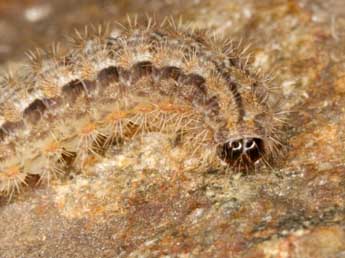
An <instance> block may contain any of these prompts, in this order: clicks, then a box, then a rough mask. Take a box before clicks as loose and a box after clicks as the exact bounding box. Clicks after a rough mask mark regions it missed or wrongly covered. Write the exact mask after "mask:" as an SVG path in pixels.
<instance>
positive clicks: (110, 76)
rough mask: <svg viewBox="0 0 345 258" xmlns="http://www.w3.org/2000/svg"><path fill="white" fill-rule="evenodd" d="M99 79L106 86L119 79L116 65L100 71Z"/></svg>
mask: <svg viewBox="0 0 345 258" xmlns="http://www.w3.org/2000/svg"><path fill="white" fill-rule="evenodd" d="M97 80H98V82H99V84H100V85H101V86H102V87H106V86H108V85H109V84H110V83H112V82H117V81H118V80H119V72H118V71H117V68H116V67H115V66H109V67H107V68H104V69H102V70H101V71H99V72H98V74H97Z"/></svg>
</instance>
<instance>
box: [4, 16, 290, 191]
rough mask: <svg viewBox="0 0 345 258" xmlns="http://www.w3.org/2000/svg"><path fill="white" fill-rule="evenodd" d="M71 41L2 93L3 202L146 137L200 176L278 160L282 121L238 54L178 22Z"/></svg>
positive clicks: (115, 28)
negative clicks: (194, 165)
mask: <svg viewBox="0 0 345 258" xmlns="http://www.w3.org/2000/svg"><path fill="white" fill-rule="evenodd" d="M101 28H102V29H98V30H95V32H94V33H89V31H85V33H84V34H83V33H80V32H77V36H76V37H74V38H73V40H72V42H71V43H70V45H68V47H67V50H66V51H60V50H59V48H58V47H56V48H54V49H53V50H54V51H51V52H48V51H47V52H42V51H37V52H30V53H29V55H28V56H29V61H28V62H27V63H26V66H24V67H22V68H21V69H19V71H16V72H14V73H13V72H9V73H7V74H5V75H4V76H3V77H2V79H1V84H0V85H1V87H0V96H1V103H0V194H1V195H5V196H12V195H13V193H16V192H19V191H20V189H21V187H22V186H24V185H25V184H26V179H27V178H28V177H29V176H31V175H38V176H39V177H40V180H48V181H49V180H50V179H51V178H53V177H56V176H58V175H63V174H65V173H66V171H67V170H69V169H71V168H73V169H76V170H79V171H83V169H85V167H87V166H88V164H89V163H90V162H91V161H90V160H92V158H93V157H98V156H102V155H106V153H107V151H108V150H109V149H110V148H112V147H113V146H120V147H121V146H123V145H126V144H127V143H128V142H129V141H132V140H134V139H138V138H140V137H141V136H143V135H145V134H149V133H152V132H155V133H159V134H166V135H171V136H173V137H174V139H175V143H174V144H175V145H176V148H184V149H186V150H187V152H186V153H187V154H186V155H187V156H188V155H189V156H194V157H196V158H197V159H199V160H200V164H202V166H203V167H210V166H213V167H219V166H221V167H229V168H232V169H234V170H243V169H245V170H248V169H250V168H252V167H253V166H254V165H255V164H258V163H267V164H269V162H270V160H271V159H274V158H275V157H277V155H278V154H279V149H280V146H281V128H282V126H283V123H284V117H283V115H282V114H283V113H284V112H282V111H281V110H280V109H279V104H277V102H278V101H277V99H278V98H277V97H276V96H275V94H274V90H273V88H274V87H273V86H272V85H270V82H268V81H266V80H264V79H263V77H262V76H260V75H259V74H258V73H256V72H255V69H252V68H251V67H250V65H248V64H247V62H248V60H249V58H248V56H247V54H245V51H244V49H241V48H240V47H234V44H233V42H232V41H230V40H226V39H222V38H219V37H216V36H209V35H208V34H209V32H208V31H205V30H193V29H191V28H189V27H188V26H186V25H184V24H183V23H180V24H176V23H175V22H174V21H171V20H170V21H169V22H163V23H162V24H158V23H157V22H154V21H152V20H151V19H148V20H147V21H146V22H145V23H144V22H140V23H139V22H138V21H137V20H134V21H133V20H130V21H129V22H128V25H127V26H124V25H118V24H116V25H112V26H108V27H107V28H106V29H104V27H101Z"/></svg>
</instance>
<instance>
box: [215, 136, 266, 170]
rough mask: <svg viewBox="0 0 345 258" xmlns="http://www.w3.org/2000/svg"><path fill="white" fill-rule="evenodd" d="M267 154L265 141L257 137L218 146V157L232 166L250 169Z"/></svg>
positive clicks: (232, 140) (234, 140)
mask: <svg viewBox="0 0 345 258" xmlns="http://www.w3.org/2000/svg"><path fill="white" fill-rule="evenodd" d="M264 153H265V150H264V144H263V140H262V139H260V138H255V137H247V138H238V139H231V140H229V141H227V142H225V143H224V144H221V145H219V146H218V156H219V158H220V159H222V160H224V161H225V162H226V163H228V164H229V165H230V166H236V167H239V168H241V167H250V166H252V165H254V163H255V162H256V161H258V160H259V159H260V158H261V157H262V156H263V155H264Z"/></svg>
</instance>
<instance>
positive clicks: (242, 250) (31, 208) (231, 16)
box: [0, 0, 345, 258]
mask: <svg viewBox="0 0 345 258" xmlns="http://www.w3.org/2000/svg"><path fill="white" fill-rule="evenodd" d="M145 12H146V13H155V15H156V16H164V15H172V16H175V17H179V15H182V16H183V17H184V20H185V21H186V22H191V23H192V25H193V26H198V27H207V28H212V29H213V30H214V31H215V32H216V33H223V34H225V35H227V36H229V37H230V38H231V37H236V38H239V37H241V38H243V41H244V42H245V43H251V45H252V47H251V49H252V52H253V55H254V57H255V58H254V60H255V61H254V65H255V66H257V67H261V68H262V70H263V72H266V73H270V72H272V73H273V75H274V76H275V79H274V82H275V83H276V84H277V86H279V87H282V88H283V92H284V96H282V97H283V98H284V105H285V106H286V107H287V108H289V109H290V110H291V113H290V115H289V116H290V120H289V123H288V124H287V126H286V128H285V130H286V134H287V140H286V141H287V150H286V154H285V155H284V157H285V158H284V159H282V160H279V161H277V162H276V164H274V165H273V168H272V169H261V170H258V171H256V172H255V173H251V174H248V175H242V174H233V173H229V172H222V171H212V170H209V171H200V172H198V173H197V172H194V173H184V171H177V172H176V171H175V172H170V171H167V170H165V169H164V166H162V165H161V164H167V163H169V157H170V156H169V155H168V154H165V153H166V151H165V149H164V148H166V147H167V145H168V143H167V144H161V143H162V142H164V141H167V139H160V138H159V137H160V136H157V135H156V136H155V135H153V136H151V138H149V139H143V141H144V144H139V143H135V142H134V143H132V145H131V146H128V148H125V149H124V150H123V151H122V153H121V154H120V155H117V156H116V159H115V158H114V160H113V159H111V160H104V161H103V162H102V163H101V164H102V166H97V164H96V165H95V167H94V169H90V171H87V173H86V175H79V176H75V177H74V178H66V179H65V180H60V181H58V180H56V181H52V182H50V185H49V186H46V185H40V186H39V187H38V186H36V185H35V184H32V186H31V187H28V188H27V189H26V190H25V191H24V192H23V193H22V194H20V195H18V196H17V197H16V198H14V199H12V200H11V202H7V200H1V204H0V228H1V230H0V257H4V258H5V257H6V258H7V257H160V256H166V257H252V258H254V257H281V258H283V257H313V258H317V257H327V258H328V257H330V258H332V257H334V258H341V257H345V163H344V162H345V155H344V154H345V148H344V141H345V133H344V132H345V108H344V103H345V79H344V78H345V73H344V71H345V70H344V68H345V62H344V57H345V47H344V46H345V30H344V29H343V28H344V24H345V19H344V18H343V17H344V14H345V3H343V1H342V0H332V1H327V3H325V1H321V0H314V1H313V0H303V1H297V0H296V1H294V0H290V1H288V0H286V1H283V0H280V1H278V0H276V1H273V0H262V1H255V0H231V1H229V0H216V1H214V0H212V1H211V0H210V1H184V2H182V1H148V0H137V1H134V0H132V1H106V0H104V1H91V0H89V1H57V0H56V1H49V3H47V2H46V1H38V0H25V1H6V0H2V1H0V16H1V19H0V35H6V36H2V37H0V61H2V62H3V64H5V63H6V65H8V64H9V65H12V66H16V65H18V63H20V62H21V61H22V58H23V56H24V51H26V50H28V49H32V48H33V47H34V46H41V47H46V46H49V44H50V43H51V42H52V41H54V40H59V41H62V42H63V41H64V40H66V39H65V37H66V35H68V34H70V33H72V32H73V28H75V27H76V28H82V27H83V26H84V25H85V24H88V23H94V24H97V23H98V22H100V21H105V22H106V21H108V20H109V19H111V20H115V19H116V20H119V21H121V20H124V19H125V16H126V14H127V13H129V14H136V13H139V15H142V14H143V13H145ZM4 67H5V65H4ZM157 137H158V138H157ZM145 141H146V142H145ZM115 163H116V164H115Z"/></svg>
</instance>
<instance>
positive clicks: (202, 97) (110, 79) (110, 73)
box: [0, 61, 240, 140]
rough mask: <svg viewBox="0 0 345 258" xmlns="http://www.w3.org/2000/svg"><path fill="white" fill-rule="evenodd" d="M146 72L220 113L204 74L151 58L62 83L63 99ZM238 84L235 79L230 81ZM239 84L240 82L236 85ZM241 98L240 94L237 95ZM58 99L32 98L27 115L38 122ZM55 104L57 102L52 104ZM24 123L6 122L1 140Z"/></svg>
mask: <svg viewBox="0 0 345 258" xmlns="http://www.w3.org/2000/svg"><path fill="white" fill-rule="evenodd" d="M145 76H152V77H154V80H155V81H156V82H159V81H162V80H169V79H171V80H173V81H175V82H176V86H175V88H173V92H170V93H169V94H177V95H179V96H180V97H183V98H184V99H185V100H186V101H189V102H191V103H196V104H197V105H201V106H204V107H205V108H206V109H207V110H208V112H207V113H208V114H209V115H210V117H212V116H213V115H217V114H219V110H220V107H219V104H218V98H217V97H215V96H213V97H208V96H207V85H206V80H205V78H203V77H202V76H201V75H198V74H195V73H190V74H185V73H183V71H182V70H181V68H178V67H175V66H164V67H161V68H159V69H158V68H156V67H155V66H154V65H153V64H152V62H150V61H142V62H138V63H136V64H134V65H133V66H132V67H131V68H130V69H128V70H127V69H125V68H123V67H120V66H118V67H116V66H109V67H106V68H104V69H102V70H101V71H99V72H98V73H97V79H96V80H93V81H90V80H79V79H75V80H72V81H70V82H68V83H66V84H65V85H63V86H62V95H63V97H62V99H64V98H65V99H66V100H65V102H70V103H72V104H73V103H74V101H75V100H76V99H77V98H78V97H79V96H80V95H81V94H82V93H83V92H85V91H86V93H88V92H89V91H92V90H94V89H95V88H96V85H99V86H100V87H102V88H106V87H107V85H109V84H111V83H120V84H123V87H124V88H126V87H127V86H128V85H130V84H135V83H136V82H137V81H138V80H140V78H142V77H145ZM232 84H234V83H233V82H231V83H229V85H232ZM235 86H236V85H235ZM235 86H232V88H231V90H232V91H234V92H235V91H236V87H235ZM236 100H237V101H238V100H239V101H240V98H236ZM50 102H52V103H53V102H55V101H54V99H44V100H40V99H35V100H34V101H33V102H31V103H30V104H29V105H28V107H27V108H26V109H25V110H24V112H23V118H24V119H25V120H26V121H29V122H30V123H31V124H36V123H37V122H38V121H39V120H40V118H41V116H42V115H43V114H44V112H46V111H47V109H48V108H49V107H50V106H51V105H50V104H49V103H50ZM52 105H53V104H52ZM21 124H22V122H20V123H10V122H6V123H5V124H4V125H3V126H2V127H1V128H0V140H1V139H4V138H5V136H6V135H7V134H9V133H10V132H12V131H14V130H15V129H17V128H18V127H20V125H21Z"/></svg>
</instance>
